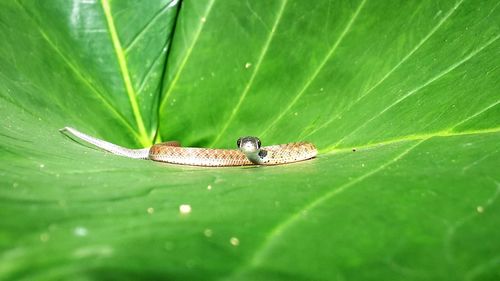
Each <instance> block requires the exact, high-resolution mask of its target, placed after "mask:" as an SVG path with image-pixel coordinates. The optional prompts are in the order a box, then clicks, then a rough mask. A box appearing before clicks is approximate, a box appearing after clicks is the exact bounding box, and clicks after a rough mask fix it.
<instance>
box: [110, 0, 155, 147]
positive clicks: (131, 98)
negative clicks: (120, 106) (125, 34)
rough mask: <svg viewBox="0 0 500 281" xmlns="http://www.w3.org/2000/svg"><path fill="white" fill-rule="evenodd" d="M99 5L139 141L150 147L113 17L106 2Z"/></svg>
mask: <svg viewBox="0 0 500 281" xmlns="http://www.w3.org/2000/svg"><path fill="white" fill-rule="evenodd" d="M101 5H102V9H103V11H104V15H105V17H106V22H107V24H108V29H109V33H110V35H111V41H112V42H113V49H114V50H115V53H116V57H117V59H118V64H119V66H120V73H121V74H122V77H123V82H124V83H125V89H126V91H127V95H128V98H129V101H130V105H131V106H132V112H133V113H134V117H135V122H136V123H137V128H138V129H139V135H140V138H139V141H140V142H141V144H142V145H143V146H145V147H148V146H151V140H150V139H149V137H148V134H147V132H146V128H145V127H144V121H143V120H142V115H141V112H140V110H139V105H138V103H137V99H136V98H137V95H136V93H135V90H134V87H133V86H132V80H131V79H130V73H129V70H128V67H127V60H126V59H125V53H124V51H123V48H122V45H121V43H120V39H119V38H118V33H117V31H116V27H115V23H114V21H113V16H112V15H111V7H110V6H109V2H108V0H101Z"/></svg>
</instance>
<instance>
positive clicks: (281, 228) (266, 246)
mask: <svg viewBox="0 0 500 281" xmlns="http://www.w3.org/2000/svg"><path fill="white" fill-rule="evenodd" d="M426 140H427V138H426V139H422V140H420V141H417V142H416V143H415V144H413V145H411V146H410V147H409V148H407V149H406V150H404V151H403V152H402V153H400V154H399V155H397V156H396V157H394V158H393V159H391V160H389V161H387V162H385V163H384V164H382V165H380V166H379V167H378V168H376V169H373V170H371V171H369V172H367V173H365V174H363V175H361V176H359V177H357V178H355V179H353V180H351V181H349V182H347V183H345V184H343V185H341V186H339V187H338V188H336V189H334V190H331V191H329V192H327V193H326V194H323V195H322V196H321V197H319V198H317V199H315V200H314V201H312V202H310V203H309V204H307V205H305V206H304V207H302V208H300V209H299V210H298V211H296V212H295V213H293V214H292V215H291V216H289V217H288V219H286V220H285V221H284V222H283V223H280V224H278V225H277V226H276V227H274V228H273V229H272V230H271V232H270V233H269V235H268V236H267V237H266V239H264V242H263V243H262V244H261V245H260V246H259V247H258V248H257V250H256V251H255V253H254V255H253V256H252V257H251V260H250V263H249V266H250V267H257V266H258V265H259V264H261V263H262V261H263V260H264V258H265V257H266V255H267V254H268V252H269V251H270V249H271V247H272V245H273V244H274V242H275V240H276V238H278V237H280V236H281V235H282V234H283V233H284V232H285V231H287V230H288V229H290V228H291V227H292V226H293V225H295V224H297V223H298V222H300V218H301V217H302V215H301V214H303V213H304V212H309V211H311V210H312V209H315V208H317V207H318V206H320V205H321V204H323V203H324V202H326V201H327V200H329V199H331V198H333V197H335V196H337V195H339V194H341V193H342V192H344V191H346V190H347V189H348V188H349V187H351V186H353V185H355V184H357V183H359V182H362V181H363V180H365V179H366V178H368V177H370V176H372V175H374V174H376V173H379V172H380V171H382V170H384V169H385V168H387V167H388V166H390V165H391V164H393V163H395V162H397V161H399V160H401V159H402V158H403V157H404V156H406V155H407V154H408V153H410V151H412V150H413V149H415V148H416V147H417V146H419V145H420V144H422V143H423V142H425V141H426Z"/></svg>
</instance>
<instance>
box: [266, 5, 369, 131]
mask: <svg viewBox="0 0 500 281" xmlns="http://www.w3.org/2000/svg"><path fill="white" fill-rule="evenodd" d="M366 1H367V0H363V1H362V2H361V3H360V4H359V6H358V7H357V9H356V11H355V12H354V13H353V14H352V16H351V18H350V19H349V21H348V22H347V24H346V26H345V28H344V30H343V31H342V33H341V34H340V35H339V37H338V38H337V40H336V41H335V43H334V44H333V46H332V47H331V48H330V50H329V51H328V53H327V54H326V56H325V57H324V58H323V60H322V61H321V63H320V64H319V66H318V67H317V68H316V70H315V71H314V72H313V74H312V75H311V76H310V77H309V78H308V79H307V81H306V83H305V84H304V86H303V87H302V89H301V90H300V91H299V92H297V94H296V95H295V97H294V98H293V99H292V101H291V102H290V103H289V104H288V105H287V106H286V108H285V109H284V110H283V111H282V112H281V113H280V114H279V115H278V116H277V117H276V118H274V120H273V121H272V122H271V124H269V126H267V128H266V129H264V130H263V131H262V133H261V136H264V135H265V134H267V132H268V131H269V130H270V129H271V128H272V127H273V126H274V125H275V124H276V123H278V121H279V120H281V118H283V116H285V114H286V113H287V112H288V111H290V109H291V108H292V107H293V106H294V105H295V103H297V101H298V100H299V99H300V98H301V97H302V95H303V94H304V92H305V91H306V90H307V89H308V88H309V86H310V85H311V84H312V82H313V81H314V80H315V79H316V77H317V76H318V75H319V73H320V72H321V70H322V69H323V67H325V65H326V63H327V62H328V60H329V59H330V58H331V57H332V55H333V54H334V53H335V51H336V50H337V48H338V46H339V45H340V43H341V42H342V40H343V39H344V37H345V35H346V34H347V33H348V32H349V30H350V29H351V28H352V25H353V24H354V22H355V21H356V19H357V17H358V15H359V13H360V11H361V10H362V8H363V6H364V5H365V3H366Z"/></svg>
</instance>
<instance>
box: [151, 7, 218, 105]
mask: <svg viewBox="0 0 500 281" xmlns="http://www.w3.org/2000/svg"><path fill="white" fill-rule="evenodd" d="M214 2H215V0H211V1H210V2H209V3H208V5H207V7H206V9H205V12H204V15H203V18H207V17H208V15H209V14H210V12H211V11H212V7H213V5H214ZM204 25H205V22H204V21H202V20H200V21H199V25H198V29H197V30H196V33H195V35H194V38H193V41H192V42H191V46H189V48H188V49H187V51H186V55H185V56H184V58H183V59H182V61H181V64H180V65H179V69H178V70H177V72H176V73H175V75H174V79H173V80H172V83H170V86H169V87H168V90H167V92H166V93H165V95H164V96H163V98H162V100H161V102H160V111H162V110H163V108H164V107H165V105H166V104H167V100H168V98H169V96H170V95H171V94H172V91H173V90H174V88H175V85H176V84H177V82H178V81H179V77H180V75H181V73H182V71H183V70H184V67H185V66H186V63H187V61H188V59H189V57H190V56H191V53H192V52H193V49H194V47H195V45H196V43H197V42H198V39H199V37H200V34H201V31H202V29H203V26H204Z"/></svg>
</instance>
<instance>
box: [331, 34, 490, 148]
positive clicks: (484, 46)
mask: <svg viewBox="0 0 500 281" xmlns="http://www.w3.org/2000/svg"><path fill="white" fill-rule="evenodd" d="M498 38H500V35H497V36H495V37H493V38H492V39H490V40H489V41H488V42H486V43H485V44H483V45H481V46H480V47H479V48H477V49H476V50H474V51H472V52H471V53H470V54H469V55H467V56H466V57H465V58H463V59H461V60H460V61H458V62H456V63H454V64H452V65H451V66H449V67H448V68H446V69H445V70H443V71H442V72H440V73H439V74H438V75H436V76H434V77H432V78H431V79H429V80H427V81H426V82H425V83H423V84H422V85H420V86H417V87H416V88H415V89H413V90H411V91H409V92H408V93H407V94H405V95H403V96H402V97H400V98H399V99H397V100H396V101H395V102H393V103H391V104H390V105H389V106H387V107H385V108H384V109H382V111H380V112H379V113H377V114H375V115H374V116H373V117H372V118H370V119H368V120H367V121H366V122H365V123H363V124H361V125H360V126H359V127H358V128H356V129H354V130H353V131H352V132H351V133H349V134H348V135H346V136H345V137H343V138H342V139H340V140H339V141H338V142H337V143H335V145H334V146H337V145H339V144H340V143H342V141H344V140H345V139H346V138H347V137H349V136H351V135H353V134H354V133H356V132H357V131H359V130H360V129H361V128H363V127H365V126H366V125H367V124H368V123H370V122H371V121H373V120H375V119H377V118H378V117H380V116H381V115H382V114H384V113H385V112H387V111H388V110H389V109H391V108H393V107H394V106H396V105H398V104H400V103H401V102H402V101H404V100H406V99H407V98H409V97H411V96H413V95H414V94H416V93H417V92H419V91H420V90H421V89H423V88H425V87H427V86H428V85H430V84H432V83H433V82H435V81H437V80H439V79H441V78H442V77H444V76H445V75H447V74H448V73H450V72H451V71H453V70H455V69H456V68H457V67H459V66H460V65H462V64H464V63H465V62H467V61H469V60H470V59H472V58H473V57H474V56H476V55H477V54H479V53H480V52H481V51H482V50H484V49H485V48H486V47H488V46H489V45H491V44H492V43H493V42H495V41H496V40H498Z"/></svg>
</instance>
